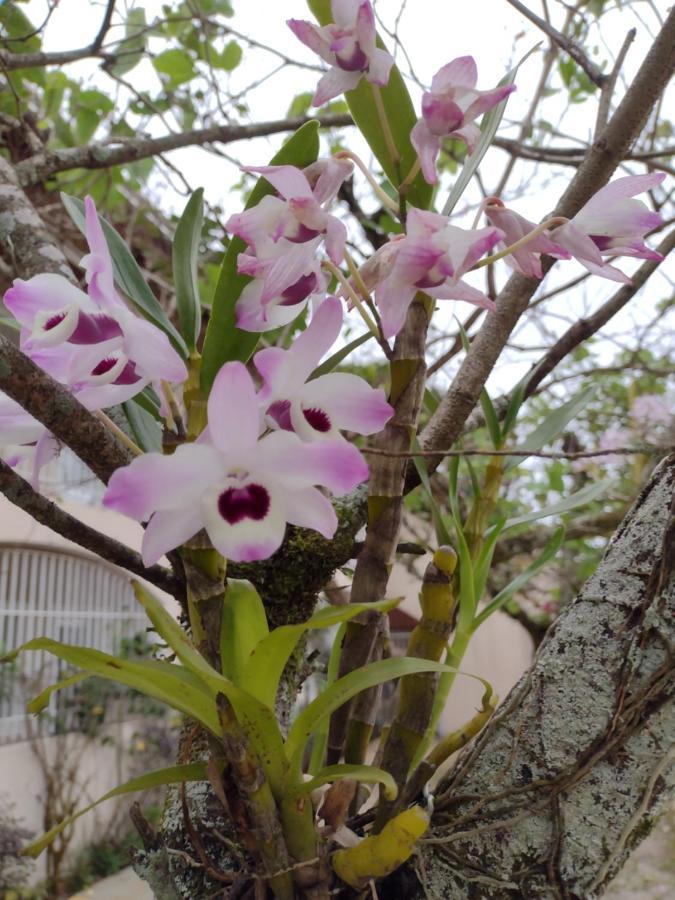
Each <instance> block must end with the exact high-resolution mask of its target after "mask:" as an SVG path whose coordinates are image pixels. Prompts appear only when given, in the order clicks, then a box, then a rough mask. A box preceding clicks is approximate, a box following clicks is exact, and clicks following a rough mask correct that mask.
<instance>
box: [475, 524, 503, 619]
mask: <svg viewBox="0 0 675 900" xmlns="http://www.w3.org/2000/svg"><path fill="white" fill-rule="evenodd" d="M505 522H506V520H505V519H504V517H502V518H501V519H500V520H499V521H498V522H497V523H496V524H495V525H494V526H493V528H492V529H491V530H490V532H489V533H488V534H487V535H486V537H485V538H484V540H483V545H482V547H481V549H480V553H479V554H478V559H477V560H476V562H475V565H474V567H473V588H474V592H475V595H476V603H480V601H481V598H482V596H483V591H484V590H485V585H486V584H487V579H488V575H489V573H490V566H491V565H492V557H493V556H494V552H495V547H496V546H497V541H498V540H499V537H500V535H501V534H502V532H503V531H504V525H505Z"/></svg>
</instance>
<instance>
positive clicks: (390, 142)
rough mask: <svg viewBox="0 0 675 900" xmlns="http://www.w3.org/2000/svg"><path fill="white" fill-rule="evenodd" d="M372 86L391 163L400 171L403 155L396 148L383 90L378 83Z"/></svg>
mask: <svg viewBox="0 0 675 900" xmlns="http://www.w3.org/2000/svg"><path fill="white" fill-rule="evenodd" d="M370 86H371V88H372V90H373V98H374V100H375V108H376V109H377V117H378V119H379V120H380V125H381V126H382V134H383V135H384V142H385V144H386V145H387V150H388V151H389V156H390V157H391V164H392V166H393V167H394V168H395V169H396V170H397V172H398V164H399V163H400V162H401V157H400V156H399V155H398V150H397V149H396V144H395V143H394V135H393V134H392V133H391V126H390V125H389V119H388V118H387V111H386V110H385V108H384V101H383V100H382V91H381V90H380V88H379V85H377V84H372V83H371V85H370Z"/></svg>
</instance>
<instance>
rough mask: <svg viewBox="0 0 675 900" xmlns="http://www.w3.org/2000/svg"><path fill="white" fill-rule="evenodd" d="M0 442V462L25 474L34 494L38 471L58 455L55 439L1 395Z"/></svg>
mask: <svg viewBox="0 0 675 900" xmlns="http://www.w3.org/2000/svg"><path fill="white" fill-rule="evenodd" d="M0 439H1V440H2V446H1V447H0V459H2V460H4V462H6V463H7V465H9V466H11V467H12V468H18V469H20V470H25V471H26V475H27V476H28V479H29V481H30V483H31V485H32V487H33V489H34V490H37V489H38V483H39V477H40V470H41V469H42V468H43V467H44V466H46V465H47V463H49V462H51V461H52V460H53V459H55V458H56V457H57V456H58V454H59V450H60V445H59V443H58V441H57V439H56V438H55V437H54V435H53V434H51V433H50V432H49V431H47V429H46V428H45V426H44V425H43V424H42V422H38V420H37V419H34V418H33V416H31V415H30V413H27V412H26V410H25V409H24V408H23V407H22V406H20V405H19V404H18V403H16V402H15V401H14V400H12V399H11V398H10V397H8V396H7V395H6V394H0Z"/></svg>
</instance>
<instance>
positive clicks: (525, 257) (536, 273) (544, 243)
mask: <svg viewBox="0 0 675 900" xmlns="http://www.w3.org/2000/svg"><path fill="white" fill-rule="evenodd" d="M485 216H486V218H487V220H488V221H489V223H490V224H491V225H494V226H495V227H496V228H499V229H501V231H503V233H504V240H503V241H500V242H499V244H498V245H497V247H498V249H499V250H502V249H504V248H505V247H510V246H511V245H512V244H515V243H516V242H517V241H519V240H520V239H521V238H524V237H525V235H527V234H529V233H530V232H531V231H534V229H535V228H536V227H537V226H536V225H535V223H534V222H530V221H529V220H528V219H526V218H524V217H523V216H521V215H520V214H519V213H517V212H514V211H513V210H512V209H507V208H506V207H505V206H504V204H503V203H502V201H501V200H500V199H499V197H488V198H487V200H486V201H485ZM542 253H544V254H546V255H547V256H554V257H556V258H557V259H571V254H570V253H569V252H568V251H567V250H565V248H564V247H562V246H561V245H560V244H556V243H554V242H553V241H552V240H551V239H550V237H549V236H548V235H547V234H539V235H537V237H536V238H533V239H532V240H531V241H529V242H528V243H527V244H524V245H523V246H522V247H519V248H518V249H517V250H514V251H513V252H512V253H510V254H509V255H508V256H507V257H506V262H507V264H508V265H510V266H512V268H514V269H517V270H518V271H519V272H522V273H523V275H528V276H529V277H530V278H542V277H543V274H544V273H543V272H542V268H541V254H542Z"/></svg>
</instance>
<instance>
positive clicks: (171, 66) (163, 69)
mask: <svg viewBox="0 0 675 900" xmlns="http://www.w3.org/2000/svg"><path fill="white" fill-rule="evenodd" d="M152 64H153V66H154V67H155V71H157V72H159V73H160V75H166V76H167V79H168V81H169V87H178V85H180V84H184V83H185V82H186V81H191V80H192V79H193V78H194V77H195V75H196V74H197V73H196V72H195V66H194V63H193V61H192V57H191V56H190V54H189V53H186V52H185V50H180V49H179V48H178V47H174V48H172V49H170V50H165V51H164V52H163V53H160V54H159V56H156V57H155V58H154V59H153V61H152Z"/></svg>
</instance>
